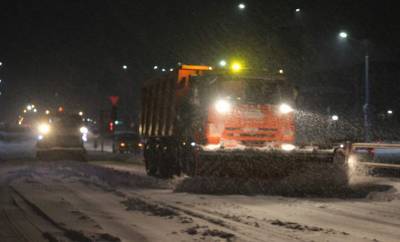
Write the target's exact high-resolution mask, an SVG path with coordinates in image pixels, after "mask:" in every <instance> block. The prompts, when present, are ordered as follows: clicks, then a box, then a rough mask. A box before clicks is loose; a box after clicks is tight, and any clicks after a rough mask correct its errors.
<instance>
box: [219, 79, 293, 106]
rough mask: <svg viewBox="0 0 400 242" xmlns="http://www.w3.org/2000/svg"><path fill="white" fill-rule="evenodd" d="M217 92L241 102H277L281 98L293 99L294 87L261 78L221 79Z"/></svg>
mask: <svg viewBox="0 0 400 242" xmlns="http://www.w3.org/2000/svg"><path fill="white" fill-rule="evenodd" d="M219 94H220V96H224V97H229V98H231V99H235V100H240V101H241V102H245V103H256V104H277V103H280V102H281V101H282V100H285V101H291V100H293V99H294V89H293V87H291V86H290V85H288V84H286V83H278V82H275V81H266V80H263V79H242V80H229V81H223V82H221V84H220V90H219Z"/></svg>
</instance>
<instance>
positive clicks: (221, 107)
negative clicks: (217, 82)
mask: <svg viewBox="0 0 400 242" xmlns="http://www.w3.org/2000/svg"><path fill="white" fill-rule="evenodd" d="M215 109H216V110H217V112H218V113H222V114H224V113H228V112H230V111H231V110H232V105H231V103H230V102H228V101H227V100H224V99H220V100H217V101H216V102H215Z"/></svg>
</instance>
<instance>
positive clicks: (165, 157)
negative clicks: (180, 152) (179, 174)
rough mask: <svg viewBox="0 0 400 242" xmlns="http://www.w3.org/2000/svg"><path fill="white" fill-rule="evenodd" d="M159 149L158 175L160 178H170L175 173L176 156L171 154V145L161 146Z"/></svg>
mask: <svg viewBox="0 0 400 242" xmlns="http://www.w3.org/2000/svg"><path fill="white" fill-rule="evenodd" d="M160 148H161V150H160V151H159V160H158V161H159V163H158V167H159V176H160V177H161V178H171V177H172V176H173V175H175V173H176V170H175V168H176V165H175V164H174V163H176V156H174V155H173V149H172V147H171V146H167V145H165V146H162V147H160Z"/></svg>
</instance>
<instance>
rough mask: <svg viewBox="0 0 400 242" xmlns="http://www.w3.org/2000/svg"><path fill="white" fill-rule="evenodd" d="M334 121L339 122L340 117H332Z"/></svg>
mask: <svg viewBox="0 0 400 242" xmlns="http://www.w3.org/2000/svg"><path fill="white" fill-rule="evenodd" d="M331 118H332V121H338V120H339V116H337V115H332V117H331Z"/></svg>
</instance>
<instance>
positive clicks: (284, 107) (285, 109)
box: [279, 103, 293, 114]
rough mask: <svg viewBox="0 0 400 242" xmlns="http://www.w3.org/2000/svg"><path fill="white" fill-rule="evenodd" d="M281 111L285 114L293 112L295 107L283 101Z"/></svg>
mask: <svg viewBox="0 0 400 242" xmlns="http://www.w3.org/2000/svg"><path fill="white" fill-rule="evenodd" d="M279 112H281V113H283V114H286V113H290V112H293V108H292V107H291V106H290V105H288V104H286V103H282V104H281V105H280V106H279Z"/></svg>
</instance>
